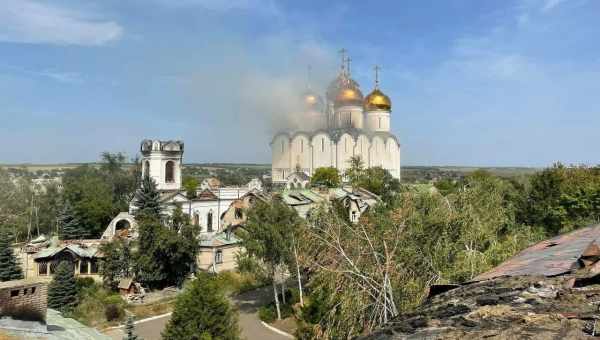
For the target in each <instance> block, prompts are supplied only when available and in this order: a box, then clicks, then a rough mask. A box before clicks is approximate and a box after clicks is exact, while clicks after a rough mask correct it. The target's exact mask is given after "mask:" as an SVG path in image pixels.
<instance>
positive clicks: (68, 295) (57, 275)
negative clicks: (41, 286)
mask: <svg viewBox="0 0 600 340" xmlns="http://www.w3.org/2000/svg"><path fill="white" fill-rule="evenodd" d="M76 305H77V286H76V283H75V276H74V274H73V263H72V262H70V261H62V262H60V263H59V264H58V266H56V270H55V272H54V278H53V279H52V282H50V284H49V285H48V307H50V308H53V309H56V310H59V311H61V312H69V311H71V310H72V309H73V308H74V307H75V306H76Z"/></svg>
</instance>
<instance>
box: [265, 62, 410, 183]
mask: <svg viewBox="0 0 600 340" xmlns="http://www.w3.org/2000/svg"><path fill="white" fill-rule="evenodd" d="M342 53H344V50H342ZM378 71H379V68H378V67H375V86H374V89H373V90H372V91H371V92H370V93H369V94H368V95H367V96H366V97H364V96H363V93H362V92H361V90H360V86H359V84H358V83H357V82H356V81H355V80H354V79H352V75H351V72H350V58H346V57H345V55H342V65H341V68H340V71H339V73H338V75H337V77H336V78H335V79H334V80H333V81H332V82H331V83H330V84H329V86H328V88H327V91H326V93H325V99H323V97H321V96H320V95H319V94H318V93H316V92H314V91H313V90H312V89H311V88H310V87H308V88H307V90H306V91H305V92H304V94H303V95H302V98H301V99H302V106H303V107H302V112H300V113H299V115H300V119H299V122H301V123H300V124H298V125H297V126H296V127H294V128H290V129H288V130H286V131H282V132H279V133H277V134H276V135H275V136H274V137H273V139H272V141H271V151H272V179H273V183H274V184H284V183H286V182H288V177H290V176H291V175H292V174H294V173H296V172H298V171H300V172H302V173H304V174H306V175H307V176H312V174H313V173H314V171H315V170H316V169H317V168H321V167H334V168H336V169H337V170H338V171H339V172H340V174H343V173H344V171H345V170H346V169H347V168H348V167H349V161H350V158H352V157H356V156H359V157H360V158H361V159H362V161H363V164H364V165H365V166H366V167H382V168H384V169H386V170H388V171H389V172H390V174H391V175H392V176H394V177H395V178H398V179H400V143H399V141H398V138H397V137H396V136H394V134H392V133H391V132H390V125H391V124H390V120H391V113H392V102H391V100H390V98H389V97H388V96H387V95H385V94H384V93H383V92H382V91H381V89H380V88H379V72H378Z"/></svg>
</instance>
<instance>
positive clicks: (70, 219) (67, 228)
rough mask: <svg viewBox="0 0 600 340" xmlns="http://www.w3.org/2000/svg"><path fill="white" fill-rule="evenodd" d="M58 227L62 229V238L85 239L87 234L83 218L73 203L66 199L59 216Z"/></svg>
mask: <svg viewBox="0 0 600 340" xmlns="http://www.w3.org/2000/svg"><path fill="white" fill-rule="evenodd" d="M58 227H59V230H60V238H61V239H63V240H76V239H83V238H85V236H87V235H86V232H87V231H86V230H84V228H83V225H82V223H81V220H80V219H79V218H78V217H77V214H76V213H75V211H74V210H73V207H72V206H71V203H70V202H69V201H65V202H64V203H63V208H62V210H61V212H60V214H59V216H58Z"/></svg>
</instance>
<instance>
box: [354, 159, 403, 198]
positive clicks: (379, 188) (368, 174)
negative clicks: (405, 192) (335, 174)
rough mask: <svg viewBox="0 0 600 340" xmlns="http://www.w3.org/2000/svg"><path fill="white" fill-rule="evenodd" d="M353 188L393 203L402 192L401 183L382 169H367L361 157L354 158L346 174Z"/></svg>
mask: <svg viewBox="0 0 600 340" xmlns="http://www.w3.org/2000/svg"><path fill="white" fill-rule="evenodd" d="M344 175H345V176H346V178H347V180H348V182H349V183H350V184H351V185H352V186H353V187H361V188H364V189H366V190H368V191H370V192H372V193H374V194H376V195H379V196H380V197H381V198H382V200H383V201H384V202H391V201H392V200H393V198H394V196H395V195H396V194H397V193H398V192H399V191H400V181H399V180H398V179H397V178H394V176H392V174H390V172H389V171H387V170H385V169H383V168H382V167H371V168H365V166H364V162H363V160H362V158H361V157H360V156H352V157H351V158H350V160H349V167H348V169H347V170H346V172H345V173H344Z"/></svg>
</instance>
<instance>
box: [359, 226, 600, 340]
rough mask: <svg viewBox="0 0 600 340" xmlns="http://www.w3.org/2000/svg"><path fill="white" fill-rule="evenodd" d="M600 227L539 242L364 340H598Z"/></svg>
mask: <svg viewBox="0 0 600 340" xmlns="http://www.w3.org/2000/svg"><path fill="white" fill-rule="evenodd" d="M597 239H600V225H596V226H592V227H588V228H583V229H580V230H577V231H575V232H572V233H569V234H566V235H562V236H559V237H557V238H554V239H551V240H547V241H543V242H540V243H538V244H536V245H534V246H532V247H530V248H527V249H525V250H524V251H522V252H521V253H519V254H518V255H516V256H515V257H513V258H511V259H509V260H508V261H506V262H504V263H503V264H501V265H500V266H498V267H496V268H494V269H492V270H491V271H489V272H487V273H483V274H481V275H479V276H477V277H476V278H475V279H474V280H473V281H471V282H467V283H465V284H463V285H443V286H439V287H437V286H433V287H431V289H430V292H429V297H428V299H427V300H426V301H425V302H424V303H423V304H422V305H421V306H420V307H418V308H417V309H416V310H414V311H413V312H411V313H406V314H403V315H400V316H398V317H396V318H395V319H394V320H393V321H392V322H390V323H388V324H386V325H385V326H384V327H383V328H382V329H380V330H378V331H376V332H374V333H372V334H370V335H368V336H363V337H359V339H363V340H367V339H368V340H384V339H385V340H400V339H461V340H462V339H487V338H489V339H590V338H596V337H597V338H600V311H599V308H600V274H599V270H598V268H600V261H599V260H600V247H599V246H598V244H599V243H598V242H597V241H596V240H597Z"/></svg>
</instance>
